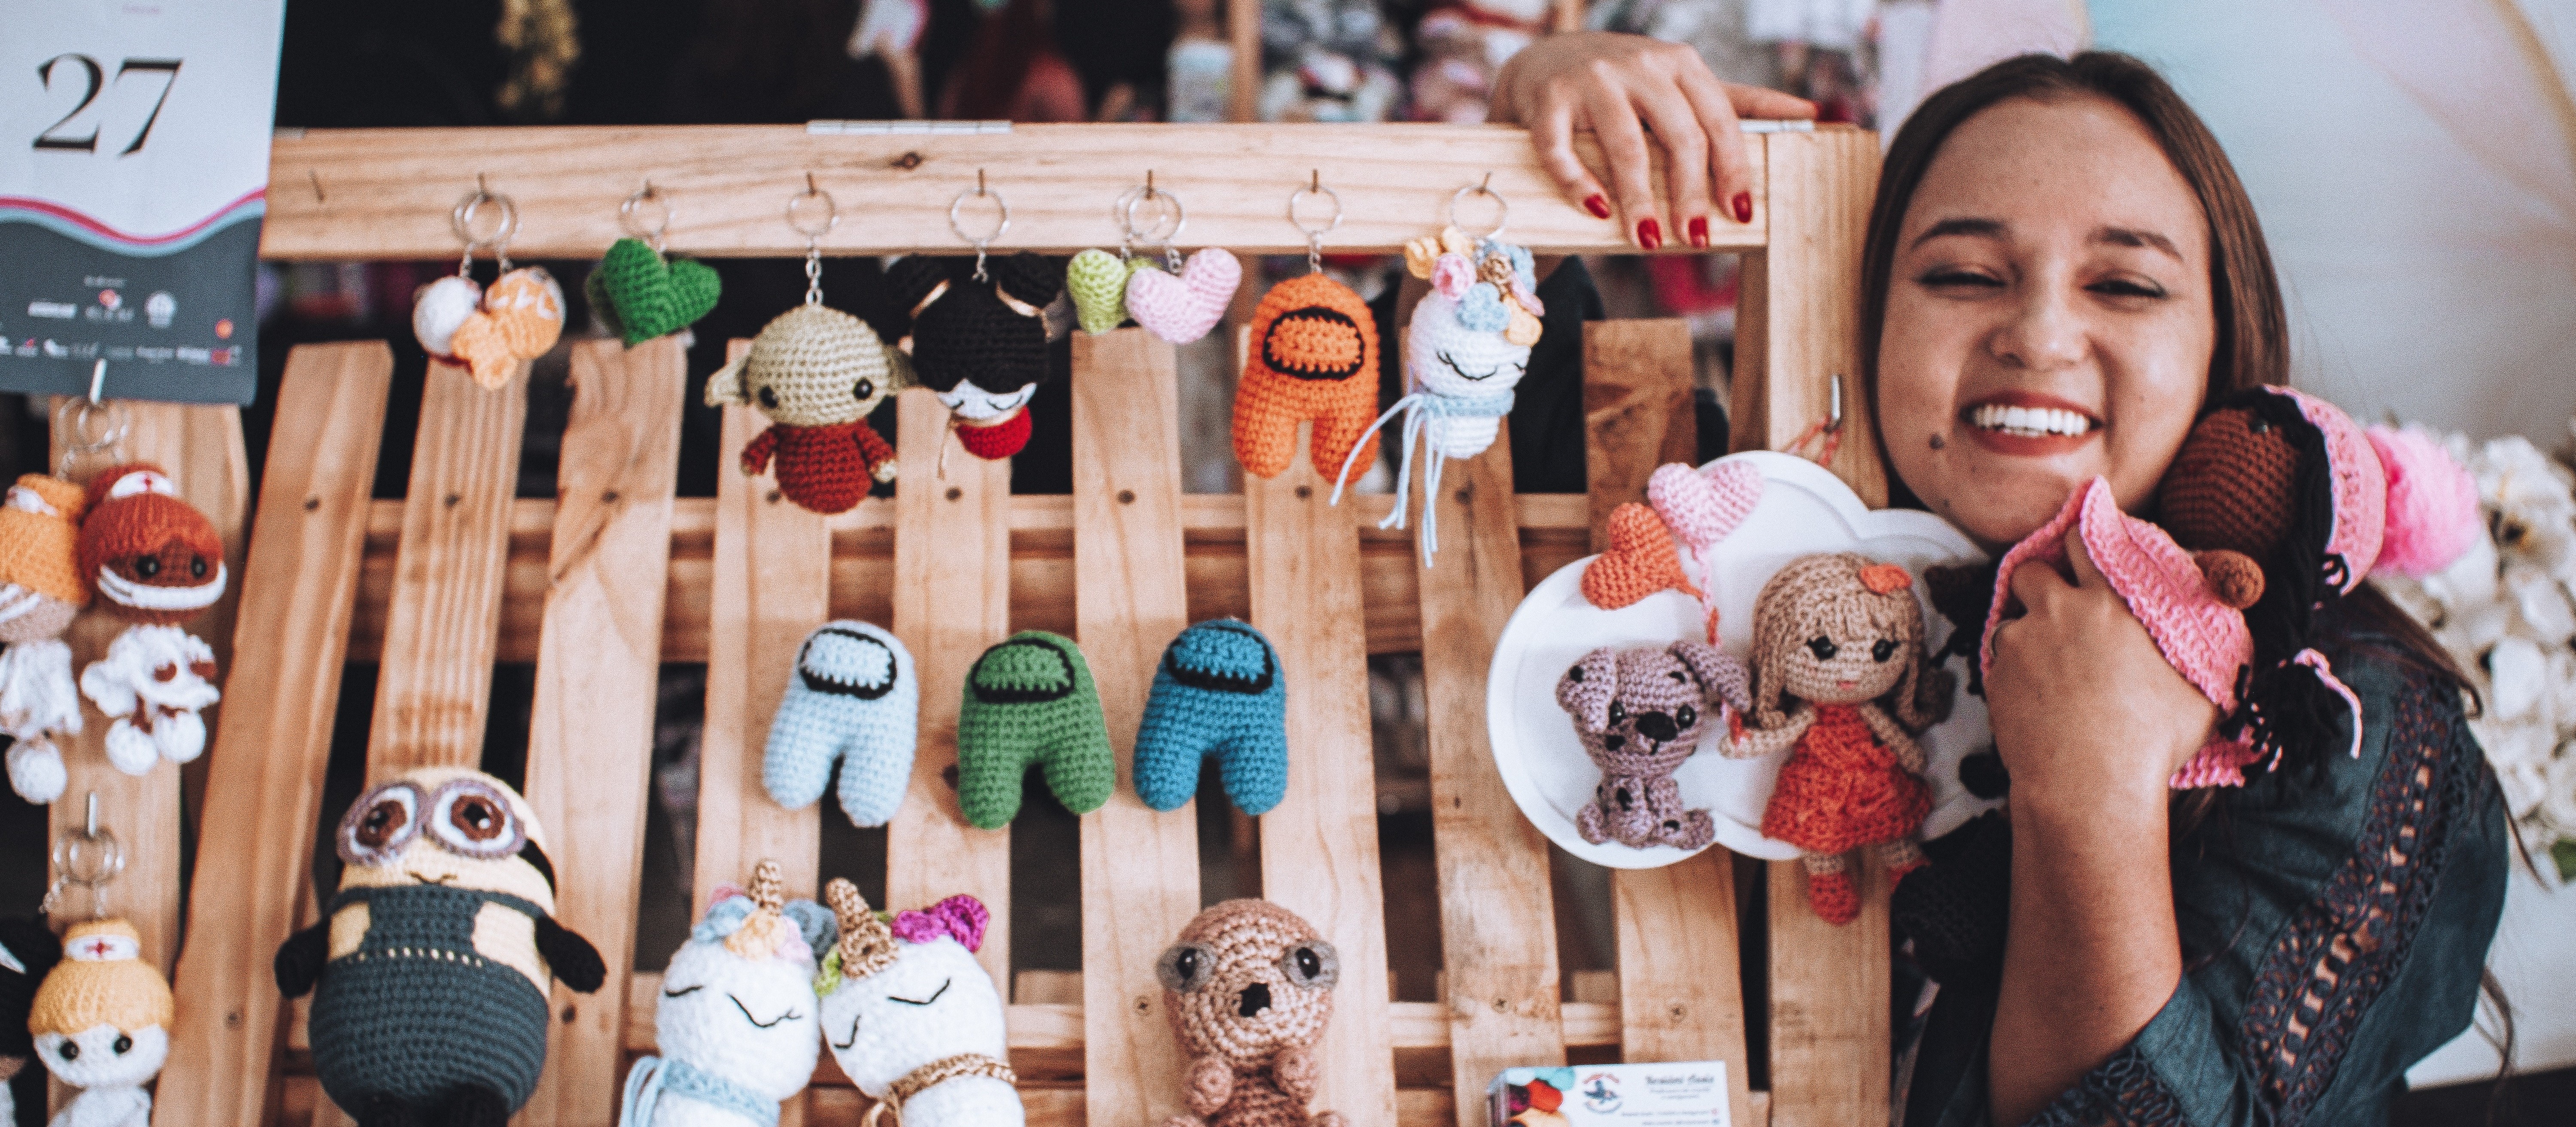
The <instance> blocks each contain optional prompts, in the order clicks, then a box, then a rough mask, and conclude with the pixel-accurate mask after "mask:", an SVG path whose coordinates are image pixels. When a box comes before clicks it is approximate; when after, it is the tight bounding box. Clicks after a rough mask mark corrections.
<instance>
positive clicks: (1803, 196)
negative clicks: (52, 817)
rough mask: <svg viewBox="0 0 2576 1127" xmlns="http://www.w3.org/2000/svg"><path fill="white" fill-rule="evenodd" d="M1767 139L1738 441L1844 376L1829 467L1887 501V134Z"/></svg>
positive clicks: (1740, 327)
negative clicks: (1873, 367)
mask: <svg viewBox="0 0 2576 1127" xmlns="http://www.w3.org/2000/svg"><path fill="white" fill-rule="evenodd" d="M1761 147H1762V148H1763V149H1764V151H1765V152H1766V153H1768V154H1769V164H1768V166H1767V169H1768V170H1767V172H1766V173H1765V175H1766V176H1767V177H1768V178H1769V182H1770V197H1771V205H1770V215H1771V216H1772V217H1773V218H1774V219H1775V220H1776V223H1775V229H1776V230H1778V231H1779V233H1780V237H1779V238H1777V239H1775V240H1773V241H1772V243H1771V245H1770V246H1769V247H1768V248H1766V249H1764V250H1762V251H1758V252H1754V253H1748V254H1746V255H1745V256H1744V272H1743V275H1742V285H1741V293H1742V294H1743V309H1742V312H1741V314H1740V315H1738V316H1737V318H1736V322H1735V324H1736V341H1735V378H1734V403H1733V405H1732V406H1731V407H1730V408H1729V410H1728V412H1727V414H1728V425H1729V427H1730V428H1732V429H1733V431H1734V435H1733V441H1732V442H1731V443H1730V446H1731V448H1733V449H1736V450H1783V449H1787V448H1788V447H1789V445H1790V444H1791V443H1793V442H1796V441H1797V440H1798V437H1799V436H1800V435H1801V434H1803V433H1805V432H1806V430H1807V428H1808V427H1809V426H1811V425H1813V424H1816V423H1819V422H1822V421H1824V420H1825V419H1826V418H1827V417H1828V416H1829V415H1830V414H1831V412H1832V406H1833V385H1834V379H1835V377H1836V376H1840V377H1842V381H1843V432H1842V441H1841V443H1840V444H1839V447H1838V450H1837V452H1836V454H1835V456H1834V461H1833V464H1832V466H1831V467H1829V468H1831V469H1832V470H1833V471H1834V473H1835V475H1836V476H1838V477H1841V478H1842V479H1843V480H1844V481H1847V482H1849V483H1851V487H1852V489H1853V490H1854V491H1855V492H1857V493H1859V494H1860V497H1861V500H1862V501H1864V502H1867V503H1868V504H1869V506H1870V507H1871V508H1880V507H1883V506H1885V505H1886V504H1887V471H1886V469H1885V467H1883V466H1881V465H1880V464H1879V460H1878V430H1877V425H1876V424H1875V423H1874V422H1872V421H1871V420H1872V415H1871V412H1870V403H1869V396H1868V395H1867V394H1865V392H1864V389H1863V388H1862V387H1861V382H1860V306H1859V293H1860V244H1861V238H1862V235H1863V234H1864V233H1865V231H1866V229H1867V227H1868V223H1869V205H1870V197H1871V195H1872V194H1873V193H1875V192H1876V191H1877V190H1878V143H1877V140H1876V137H1875V135H1873V134H1869V133H1862V132H1857V131H1848V130H1818V131H1817V132H1814V133H1775V134H1771V135H1769V136H1768V137H1765V138H1764V139H1763V144H1762V146H1761ZM1786 1111H1787V1109H1786V1108H1783V1109H1782V1112H1783V1113H1784V1114H1785V1113H1786Z"/></svg>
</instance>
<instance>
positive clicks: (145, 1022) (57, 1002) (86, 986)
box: [27, 920, 171, 1127]
mask: <svg viewBox="0 0 2576 1127" xmlns="http://www.w3.org/2000/svg"><path fill="white" fill-rule="evenodd" d="M170 1017H171V1004H170V984H169V983H168V982H166V981H163V980H162V978H161V972H160V971H159V970H158V969H155V968H154V967H153V965H152V964H150V963H147V962H145V961H143V942H142V937H141V935H140V934H139V933H138V932H136V931H135V930H134V925H133V924H130V923H127V922H125V921H124V920H92V921H89V922H87V923H77V924H73V925H72V927H71V930H70V931H69V932H67V933H65V934H64V936H63V961H61V962H59V963H56V964H55V965H54V969H53V970H52V971H51V972H49V973H47V974H46V975H45V982H44V985H42V986H40V987H37V988H36V1001H35V1006H34V1008H33V1009H32V1010H31V1011H29V1013H28V1015H27V1031H28V1032H30V1033H32V1034H34V1035H35V1040H34V1045H35V1051H36V1059H38V1060H41V1061H43V1062H45V1068H46V1070H47V1071H50V1072H52V1073H53V1074H54V1079H56V1080H60V1081H62V1082H63V1083H65V1084H68V1085H70V1086H72V1087H74V1088H78V1089H80V1090H81V1093H80V1095H78V1096H75V1097H73V1098H72V1102H71V1103H70V1104H68V1105H65V1106H64V1108H63V1110H62V1111H60V1112H58V1113H56V1114H55V1116H54V1118H53V1120H52V1124H51V1127H147V1125H148V1124H149V1123H150V1122H151V1121H152V1094H151V1093H149V1092H146V1091H144V1090H143V1086H144V1085H146V1084H149V1083H151V1082H152V1078H153V1077H154V1076H157V1075H159V1074H160V1072H161V1065H162V1063H163V1062H164V1061H167V1060H168V1059H169V1058H170Z"/></svg>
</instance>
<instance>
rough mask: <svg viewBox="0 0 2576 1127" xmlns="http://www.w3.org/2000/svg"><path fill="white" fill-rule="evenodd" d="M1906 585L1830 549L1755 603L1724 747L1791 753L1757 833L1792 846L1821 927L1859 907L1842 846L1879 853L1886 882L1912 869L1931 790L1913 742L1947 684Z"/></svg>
mask: <svg viewBox="0 0 2576 1127" xmlns="http://www.w3.org/2000/svg"><path fill="white" fill-rule="evenodd" d="M1913 586H1914V576H1913V574H1912V573H1910V572H1908V571H1907V570H1906V569H1905V568H1904V567H1902V566H1900V565H1897V564H1891V563H1873V562H1871V561H1870V560H1869V559H1868V558H1867V557H1864V556H1861V555H1859V554H1857V553H1852V552H1831V553H1822V554H1818V555H1811V556H1801V557H1799V558H1797V559H1795V560H1792V561H1790V562H1789V564H1788V566H1786V567H1783V568H1781V569H1780V571H1779V572H1778V573H1777V574H1775V575H1773V576H1772V577H1771V580H1770V581H1769V582H1767V583H1765V584H1763V585H1762V592H1761V594H1759V595H1757V596H1755V599H1754V605H1753V650H1752V661H1751V663H1750V664H1751V667H1752V674H1753V688H1752V698H1753V702H1752V707H1751V708H1750V709H1747V710H1745V711H1743V712H1739V713H1737V714H1736V717H1735V720H1734V722H1733V723H1732V724H1731V725H1730V732H1729V736H1728V739H1727V740H1726V742H1725V743H1724V744H1723V745H1721V746H1722V749H1723V751H1724V754H1725V755H1727V756H1728V757H1729V758H1734V759H1751V758H1756V757H1760V756H1765V755H1770V754H1773V753H1776V752H1779V751H1782V750H1786V751H1788V753H1789V758H1788V761H1787V762H1786V763H1784V764H1782V765H1781V767H1780V775H1779V779H1778V781H1777V783H1776V784H1775V785H1774V786H1773V788H1772V791H1771V799H1770V801H1769V803H1768V804H1767V805H1766V806H1765V807H1764V808H1763V811H1762V835H1763V836H1764V837H1768V838H1774V839H1777V840H1780V841H1785V842H1788V843H1789V844H1791V845H1794V846H1796V847H1798V849H1799V851H1800V853H1801V857H1800V860H1801V861H1802V862H1803V863H1804V865H1805V867H1806V870H1807V904H1808V906H1809V907H1811V908H1813V909H1814V910H1815V913H1816V915H1818V916H1819V917H1822V918H1823V919H1824V920H1825V921H1826V922H1828V923H1833V924H1846V923H1850V922H1851V921H1852V920H1853V919H1854V918H1855V917H1857V916H1858V915H1859V914H1860V889H1859V885H1858V884H1857V883H1856V882H1854V881H1853V879H1852V875H1851V872H1850V871H1849V870H1848V869H1847V868H1846V867H1845V862H1844V858H1843V855H1844V854H1845V853H1848V852H1850V851H1852V850H1854V849H1859V848H1863V847H1869V848H1875V849H1877V850H1878V851H1879V854H1880V856H1881V857H1882V858H1884V859H1885V861H1886V863H1887V867H1888V870H1889V872H1890V874H1891V879H1893V878H1901V877H1903V876H1904V875H1905V874H1906V873H1908V872H1911V871H1913V870H1914V869H1915V868H1917V867H1920V866H1921V865H1922V864H1923V852H1922V850H1921V849H1920V848H1919V847H1917V846H1916V845H1915V842H1914V834H1915V831H1916V830H1917V829H1918V828H1920V827H1921V825H1922V823H1923V818H1924V816H1925V815H1927V814H1929V813H1930V812H1931V809H1932V794H1931V791H1930V789H1929V788H1928V787H1927V786H1926V784H1925V783H1924V780H1923V765H1924V757H1923V748H1922V746H1921V745H1919V744H1917V743H1916V742H1915V737H1916V736H1917V735H1920V734H1921V733H1922V732H1923V731H1924V729H1926V728H1929V727H1931V726H1932V725H1934V724H1936V723H1939V722H1940V721H1941V720H1942V719H1943V718H1945V717H1946V715H1947V713H1948V709H1949V704H1950V695H1951V690H1952V688H1953V685H1952V683H1951V679H1950V675H1949V674H1948V673H1947V672H1945V671H1943V670H1942V669H1941V668H1940V666H1938V665H1936V664H1934V663H1933V661H1932V660H1931V658H1930V656H1929V655H1928V654H1927V653H1926V652H1925V649H1924V644H1923V641H1924V625H1923V608H1922V606H1921V605H1920V604H1919V603H1917V602H1916V601H1915V597H1914V591H1913Z"/></svg>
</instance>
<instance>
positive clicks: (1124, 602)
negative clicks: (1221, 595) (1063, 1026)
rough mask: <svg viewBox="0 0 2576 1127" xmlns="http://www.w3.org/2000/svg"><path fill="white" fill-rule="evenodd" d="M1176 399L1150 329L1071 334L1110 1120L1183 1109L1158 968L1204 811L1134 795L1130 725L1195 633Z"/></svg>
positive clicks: (1097, 971) (1193, 900)
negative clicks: (1167, 649)
mask: <svg viewBox="0 0 2576 1127" xmlns="http://www.w3.org/2000/svg"><path fill="white" fill-rule="evenodd" d="M1180 509H1181V437H1180V389H1179V386H1178V381H1177V378H1176V376H1175V374H1174V369H1173V356H1172V346H1171V345H1169V344H1166V343H1164V342H1163V341H1161V340H1158V339H1156V338H1155V337H1154V336H1153V335H1151V334H1149V333H1147V332H1146V331H1145V330H1143V329H1120V330H1117V331H1115V332H1112V333H1108V334H1106V335H1101V336H1094V335H1092V334H1089V333H1081V334H1077V335H1076V336H1075V337H1074V340H1073V511H1074V522H1073V558H1074V565H1075V570H1076V578H1075V581H1074V583H1075V586H1074V621H1075V623H1076V626H1075V630H1076V633H1075V639H1076V640H1077V641H1079V642H1080V643H1081V645H1082V655H1083V660H1084V661H1086V662H1088V663H1089V664H1090V666H1091V677H1092V680H1093V682H1094V683H1096V684H1097V685H1098V686H1099V689H1100V707H1101V711H1102V713H1103V714H1104V715H1106V716H1107V717H1108V720H1109V740H1110V743H1111V744H1112V745H1114V746H1115V747H1116V749H1117V758H1118V786H1117V789H1116V790H1115V791H1114V792H1113V793H1112V794H1111V795H1110V798H1109V804H1108V805H1106V806H1104V807H1102V808H1100V809H1099V810H1097V811H1094V812H1092V813H1090V814H1087V815H1084V816H1083V819H1082V865H1081V871H1082V902H1083V905H1084V909H1085V910H1084V911H1083V913H1082V965H1083V967H1084V968H1085V969H1086V973H1085V974H1084V975H1083V976H1082V979H1083V996H1082V1000H1083V1003H1084V1006H1085V1011H1084V1012H1085V1015H1086V1028H1085V1030H1084V1039H1083V1074H1084V1089H1083V1095H1084V1099H1085V1100H1086V1101H1087V1102H1088V1104H1089V1106H1090V1117H1091V1119H1093V1120H1094V1121H1097V1122H1101V1123H1112V1122H1122V1121H1129V1120H1133V1121H1136V1122H1142V1123H1160V1122H1162V1121H1163V1120H1164V1119H1165V1118H1166V1117H1168V1116H1170V1115H1174V1114H1178V1113H1181V1112H1183V1111H1185V1110H1187V1109H1185V1108H1184V1107H1182V1106H1181V1092H1182V1082H1181V1069H1182V1066H1183V1065H1184V1063H1186V1062H1184V1061H1183V1059H1182V1054H1181V1050H1180V1045H1179V1043H1178V1041H1177V1040H1175V1039H1174V1038H1173V1036H1172V1026H1171V1018H1170V1016H1169V1015H1168V1014H1166V1013H1165V1012H1164V1008H1163V988H1162V986H1161V985H1160V984H1159V983H1157V982H1156V981H1155V978H1154V959H1155V957H1156V956H1157V955H1159V954H1161V952H1162V948H1163V946H1164V945H1165V944H1168V943H1170V942H1171V941H1172V937H1173V936H1175V935H1177V934H1179V932H1180V930H1181V927H1182V926H1183V925H1185V924H1187V923H1189V921H1190V917H1191V916H1192V915H1194V914H1196V913H1197V911H1198V906H1199V855H1198V825H1197V812H1196V808H1195V806H1194V805H1193V806H1183V807H1182V808H1180V809H1178V810H1174V811H1171V812H1169V813H1156V812H1155V811H1154V810H1153V809H1151V808H1149V807H1147V806H1146V805H1145V803H1144V801H1143V800H1141V799H1139V798H1137V797H1136V787H1135V778H1134V774H1135V773H1134V769H1133V768H1134V756H1135V744H1136V726H1137V723H1138V722H1139V721H1140V720H1141V719H1143V717H1144V713H1145V698H1146V696H1147V694H1148V693H1149V691H1150V690H1151V689H1152V687H1153V683H1154V669H1155V666H1156V664H1157V663H1158V662H1159V661H1160V660H1161V659H1162V654H1163V647H1164V646H1166V645H1168V644H1169V643H1170V642H1171V640H1172V638H1173V636H1174V635H1177V634H1179V633H1180V632H1181V630H1182V628H1184V627H1186V626H1188V625H1189V605H1188V588H1189V579H1188V575H1187V571H1186V568H1185V567H1184V564H1183V557H1182V550H1181V512H1180Z"/></svg>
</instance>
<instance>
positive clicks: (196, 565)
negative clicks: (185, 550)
mask: <svg viewBox="0 0 2576 1127" xmlns="http://www.w3.org/2000/svg"><path fill="white" fill-rule="evenodd" d="M188 577H189V578H191V579H203V578H205V577H206V557H204V556H190V557H188Z"/></svg>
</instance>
